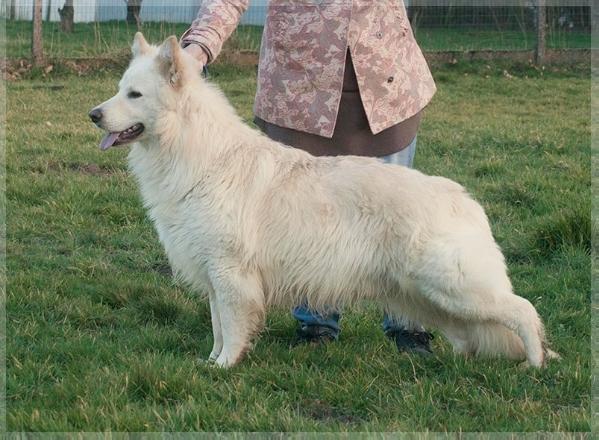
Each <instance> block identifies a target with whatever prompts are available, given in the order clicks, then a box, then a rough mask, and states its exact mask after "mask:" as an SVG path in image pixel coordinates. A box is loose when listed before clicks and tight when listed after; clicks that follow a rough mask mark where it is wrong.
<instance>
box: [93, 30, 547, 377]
mask: <svg viewBox="0 0 599 440" xmlns="http://www.w3.org/2000/svg"><path fill="white" fill-rule="evenodd" d="M132 50H133V60H132V62H131V65H130V66H129V68H128V69H127V71H126V72H125V74H124V76H123V78H122V80H121V82H120V84H119V92H118V93H117V94H116V95H115V96H114V97H113V98H111V99H109V100H108V101H106V102H104V103H102V104H100V105H99V106H98V107H96V108H94V109H93V110H92V111H91V112H90V117H91V118H92V120H93V121H94V122H95V123H96V124H97V125H98V126H99V127H101V128H103V129H104V130H107V131H108V132H109V133H108V134H107V135H106V137H105V138H104V139H103V140H102V143H101V145H100V146H101V148H102V149H107V148H109V147H110V146H114V145H122V144H128V143H133V144H132V149H131V152H130V154H129V163H130V168H131V170H132V172H133V173H134V174H135V176H136V178H137V180H138V182H139V185H140V187H141V194H142V196H143V200H144V204H145V206H146V207H147V209H148V210H149V215H150V217H151V219H152V220H153V221H154V224H155V226H156V230H157V231H158V235H159V237H160V241H161V242H162V244H163V245H164V248H165V249H166V254H167V255H168V258H169V261H170V263H171V265H172V267H173V269H174V271H175V273H176V274H177V276H178V277H180V278H181V279H182V280H184V281H185V282H186V283H188V284H189V285H191V286H192V287H193V288H194V289H195V290H197V291H199V292H207V293H208V296H209V299H210V311H211V315H212V329H213V332H214V347H213V350H212V353H210V357H209V359H210V360H212V361H215V362H216V364H218V365H220V366H222V367H230V366H232V365H234V364H236V363H237V362H239V360H240V359H241V358H242V357H243V355H244V353H246V352H247V350H248V349H249V348H250V346H251V341H252V337H253V336H254V335H255V334H256V333H257V332H258V331H259V330H260V329H261V327H262V326H263V324H264V321H265V309H266V307H267V306H270V305H275V304H285V305H294V304H297V303H299V302H300V301H302V300H305V299H307V302H308V304H309V306H310V307H312V308H315V309H317V310H319V309H320V310H322V309H323V308H325V307H341V306H343V305H346V304H352V303H356V302H357V301H359V300H362V299H369V300H374V301H376V302H377V303H379V304H380V305H381V306H382V307H383V308H385V309H386V310H387V311H388V313H390V314H391V315H392V316H396V317H401V318H408V319H411V320H414V321H419V322H421V323H422V324H423V325H425V326H429V327H436V328H437V329H439V330H440V331H441V332H442V333H443V334H444V335H445V336H446V337H447V338H448V339H449V341H450V342H451V344H452V345H453V347H454V350H455V351H456V352H459V353H463V354H481V355H490V356H496V355H504V356H507V357H509V358H512V359H526V360H527V361H528V363H529V364H530V365H532V366H535V367H540V366H542V365H543V364H544V361H545V357H546V356H548V355H549V356H553V355H555V354H554V353H553V352H551V351H549V350H547V349H546V348H545V342H544V335H543V325H542V323H541V321H540V319H539V317H538V315H537V312H536V310H535V308H534V307H533V306H532V305H531V303H530V302H529V301H527V300H526V299H524V298H521V297H519V296H517V295H515V294H514V293H513V292H512V286H511V283H510V280H509V278H508V276H507V274H506V266H505V263H504V258H503V255H502V253H501V251H500V250H499V248H498V246H497V245H496V244H495V241H494V239H493V236H492V234H491V229H490V227H489V223H488V220H487V217H486V216H485V213H484V211H483V209H482V208H481V206H480V205H479V204H478V203H476V202H475V201H474V200H472V199H471V198H470V197H469V196H468V194H467V193H466V191H465V190H464V188H462V187H461V186H460V185H458V184H457V183H455V182H453V181H451V180H448V179H445V178H442V177H430V176H426V175H424V174H422V173H420V172H418V171H415V170H411V169H408V168H405V167H401V166H396V165H385V164H381V163H379V162H378V161H377V160H375V159H370V158H363V157H313V156H311V155H310V154H308V153H306V152H304V151H301V150H298V149H293V148H285V147H284V146H282V145H281V144H279V143H277V142H274V141H272V140H270V139H268V138H267V137H266V136H264V135H262V134H261V133H260V132H258V131H256V130H254V129H252V128H250V127H248V126H246V125H245V124H244V123H243V122H242V121H241V120H240V118H239V117H238V116H237V115H236V114H235V111H234V110H233V108H232V107H231V106H230V105H229V103H228V102H227V100H226V99H225V97H224V96H223V94H222V93H221V92H220V91H219V90H217V89H216V88H215V87H214V86H212V85H211V84H209V83H207V82H206V81H205V80H203V79H202V78H201V76H200V73H199V71H198V68H197V64H196V62H195V61H194V60H193V59H192V58H191V56H189V55H188V54H186V53H185V52H184V51H182V50H181V49H180V47H179V45H178V43H177V39H176V38H175V37H170V38H169V39H167V40H166V41H165V42H164V43H163V44H162V45H161V46H160V47H155V46H151V45H149V44H148V43H147V42H146V41H145V39H144V38H143V36H142V35H141V34H140V33H138V34H137V35H136V36H135V40H134V43H133V47H132Z"/></svg>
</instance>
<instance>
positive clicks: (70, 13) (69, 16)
mask: <svg viewBox="0 0 599 440" xmlns="http://www.w3.org/2000/svg"><path fill="white" fill-rule="evenodd" d="M58 13H59V14H60V30H61V31H63V32H66V33H68V34H70V33H71V32H73V18H74V16H75V8H74V7H73V0H66V1H65V2H64V6H63V7H62V9H61V8H58Z"/></svg>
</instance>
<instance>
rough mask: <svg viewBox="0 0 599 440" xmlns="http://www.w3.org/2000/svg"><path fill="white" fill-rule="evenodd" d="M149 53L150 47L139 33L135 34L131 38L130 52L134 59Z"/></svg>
mask: <svg viewBox="0 0 599 440" xmlns="http://www.w3.org/2000/svg"><path fill="white" fill-rule="evenodd" d="M149 51H150V45H149V44H148V42H147V41H146V39H145V38H144V36H143V34H142V33H141V32H136V33H135V37H134V38H133V45H132V46H131V52H133V56H134V57H138V56H140V55H145V54H147V53H148V52H149Z"/></svg>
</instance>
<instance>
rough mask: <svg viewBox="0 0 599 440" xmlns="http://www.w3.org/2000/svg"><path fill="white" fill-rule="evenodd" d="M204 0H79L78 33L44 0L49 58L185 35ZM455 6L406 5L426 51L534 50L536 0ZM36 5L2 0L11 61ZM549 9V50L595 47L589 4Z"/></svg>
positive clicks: (418, 0) (255, 17) (252, 31)
mask: <svg viewBox="0 0 599 440" xmlns="http://www.w3.org/2000/svg"><path fill="white" fill-rule="evenodd" d="M289 1H298V0H289ZM301 1H304V2H305V1H308V0H301ZM330 1H349V0H330ZM362 1H364V0H362ZM372 1H373V2H375V1H382V0H372ZM397 1H400V0H397ZM200 3H201V0H178V1H176V2H168V3H167V2H164V1H159V0H135V1H125V0H95V1H94V0H81V1H77V0H74V1H72V4H73V9H74V26H73V31H72V32H64V31H63V30H61V29H62V28H61V24H60V19H61V18H60V14H59V12H58V9H59V8H61V7H63V6H64V4H65V0H44V1H43V5H42V8H43V19H44V23H43V44H44V50H45V53H46V55H47V56H49V57H67V58H68V57H77V58H80V57H98V56H111V55H112V54H114V53H117V52H122V51H125V50H127V48H128V46H129V44H130V41H131V39H132V36H133V34H134V33H135V32H136V31H137V30H138V27H141V29H142V30H143V32H144V33H145V34H146V36H147V37H148V38H149V39H150V40H154V41H159V40H161V39H163V38H165V37H166V36H168V35H173V34H174V35H181V34H182V33H183V32H184V31H185V30H186V29H187V27H188V26H189V24H190V23H191V21H192V20H193V19H194V18H195V17H196V15H197V12H198V10H199V7H200ZM456 3H458V2H454V1H449V0H412V1H406V2H405V4H406V5H407V10H408V16H409V18H410V21H411V23H412V27H413V29H414V33H415V35H416V38H417V40H418V42H419V44H420V46H421V47H422V49H423V50H424V51H471V50H489V51H513V50H531V49H534V47H535V43H536V14H537V8H536V6H535V5H536V1H529V0H521V1H516V0H514V1H511V2H501V3H500V2H499V1H498V0H476V1H472V4H470V5H468V4H464V2H459V4H456ZM131 4H136V5H137V7H138V16H137V17H135V16H132V14H131ZM267 8H268V0H253V1H250V6H249V8H248V10H247V11H246V13H245V14H244V15H243V17H242V20H241V24H240V26H239V27H238V29H237V31H236V32H235V33H234V34H233V35H232V37H231V39H230V41H229V42H228V44H227V46H226V47H227V48H228V49H234V50H240V51H250V52H256V51H258V50H259V48H260V39H261V34H262V26H263V24H264V21H265V19H266V13H267ZM32 9H33V0H25V1H22V0H4V1H2V2H1V3H0V14H1V15H2V16H3V17H5V18H6V35H7V42H6V55H7V57H8V58H24V57H28V56H29V54H30V51H31V48H30V46H31V33H32V24H31V17H32ZM546 14H547V41H546V44H547V47H548V48H560V49H580V48H590V46H591V22H590V21H591V14H590V6H589V5H588V4H587V5H585V4H578V5H576V6H572V5H564V6H560V5H555V4H553V5H550V6H547V8H546ZM136 18H137V20H136Z"/></svg>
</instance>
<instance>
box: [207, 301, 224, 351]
mask: <svg viewBox="0 0 599 440" xmlns="http://www.w3.org/2000/svg"><path fill="white" fill-rule="evenodd" d="M209 299H210V320H211V321H212V336H213V338H214V344H213V345H212V352H211V353H210V356H208V362H214V361H216V359H217V358H218V355H219V354H220V352H221V351H222V349H223V333H222V330H221V324H220V315H219V313H218V306H217V303H216V295H215V294H214V291H211V292H210V296H209Z"/></svg>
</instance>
